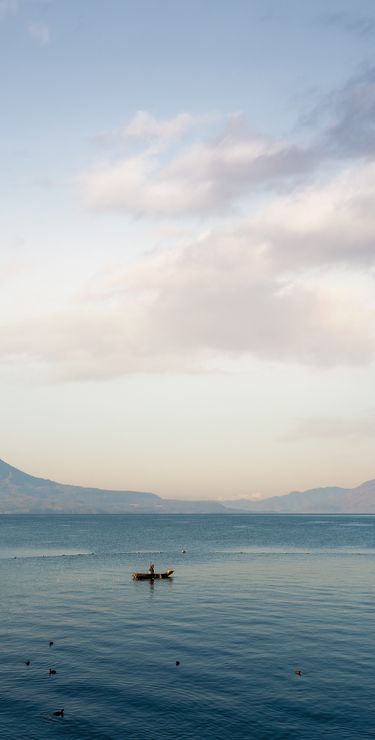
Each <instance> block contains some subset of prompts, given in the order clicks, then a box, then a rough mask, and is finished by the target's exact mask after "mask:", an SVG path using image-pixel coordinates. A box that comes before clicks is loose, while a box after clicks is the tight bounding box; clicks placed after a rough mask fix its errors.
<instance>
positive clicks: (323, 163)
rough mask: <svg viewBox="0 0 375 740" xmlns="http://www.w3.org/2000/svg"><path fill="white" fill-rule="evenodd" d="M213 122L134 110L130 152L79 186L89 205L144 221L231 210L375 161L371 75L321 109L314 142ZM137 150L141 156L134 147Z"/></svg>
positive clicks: (238, 120) (238, 121)
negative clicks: (332, 171)
mask: <svg viewBox="0 0 375 740" xmlns="http://www.w3.org/2000/svg"><path fill="white" fill-rule="evenodd" d="M213 121H215V123H216V127H217V124H218V123H219V117H218V116H216V117H215V116H212V115H202V116H195V117H193V116H191V115H189V114H187V113H181V114H180V115H177V116H175V117H173V118H171V119H169V120H160V121H158V120H157V119H155V118H154V117H153V116H151V114H149V113H148V112H146V111H139V112H138V113H137V114H136V116H135V117H134V118H133V119H132V120H131V121H129V123H128V124H127V125H126V126H125V127H124V128H123V130H122V131H121V138H122V141H123V142H126V143H127V145H132V144H133V145H137V149H136V151H131V152H130V153H127V154H126V155H124V152H121V153H120V152H117V153H116V156H115V158H114V159H112V160H108V161H106V162H101V163H100V164H97V163H95V164H94V165H93V167H92V168H91V169H90V170H89V171H86V172H84V173H83V174H82V175H81V176H80V177H79V178H78V182H79V185H80V188H81V193H82V197H83V199H84V202H85V203H86V205H87V206H89V207H91V208H95V209H116V210H122V211H124V212H128V213H134V214H137V215H139V214H142V215H143V216H148V217H155V216H159V217H171V216H172V217H173V216H174V217H177V216H180V215H182V214H199V215H207V214H209V213H211V214H222V213H226V212H228V211H231V209H233V208H234V207H235V206H236V205H237V204H238V203H240V202H242V201H243V199H245V198H248V197H249V196H250V195H251V194H254V193H255V192H257V191H259V190H260V191H264V190H276V191H279V190H280V189H281V188H283V189H284V190H285V189H286V188H288V189H290V188H291V187H293V188H297V189H298V187H300V185H301V183H304V184H307V183H309V182H310V183H313V182H314V181H315V179H316V178H317V177H320V178H322V177H323V175H324V176H327V169H328V168H331V169H332V168H336V169H337V168H338V167H339V166H340V164H341V165H342V164H343V163H346V164H348V162H353V161H356V160H361V161H363V159H364V158H367V159H369V160H372V159H373V158H374V156H375V123H374V121H375V69H368V70H367V71H366V72H365V73H362V74H361V75H359V76H358V77H356V78H354V79H352V80H350V82H348V83H347V84H346V85H344V86H343V88H342V89H341V90H339V91H336V92H335V93H332V95H331V96H329V98H328V99H326V100H324V101H323V102H321V104H320V105H319V106H318V107H317V108H316V110H315V113H314V124H315V129H316V131H317V133H315V137H313V139H312V141H311V140H310V141H308V143H303V142H302V143H301V135H302V131H300V133H299V137H296V136H293V137H290V138H289V139H285V140H278V139H272V138H271V137H266V136H261V135H259V134H258V133H256V132H254V131H253V130H252V129H251V128H250V127H249V125H248V124H247V123H246V121H245V119H244V118H243V116H241V115H240V114H236V115H232V116H228V117H227V119H226V121H225V122H224V126H223V125H222V126H221V131H220V132H218V131H217V130H216V131H215V133H213V131H212V123H213ZM140 145H141V147H143V148H141V151H139V146H140Z"/></svg>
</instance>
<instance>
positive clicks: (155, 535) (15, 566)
mask: <svg viewBox="0 0 375 740" xmlns="http://www.w3.org/2000/svg"><path fill="white" fill-rule="evenodd" d="M183 548H184V549H186V551H187V552H186V554H183V553H182V552H181V550H182V549H183ZM151 560H152V561H153V562H155V563H156V567H157V569H159V570H164V569H165V568H168V567H171V568H174V569H175V577H174V578H173V581H159V582H155V583H154V584H153V585H152V584H150V583H149V582H134V581H132V580H131V573H132V571H134V570H144V569H146V567H148V564H149V562H150V561H151ZM374 564H375V517H372V516H312V515H311V516H285V515H284V516H278V515H264V516H262V515H251V514H249V515H228V516H227V515H194V516H193V515H191V516H188V515H185V516H178V515H176V516H163V515H159V516H153V515H130V516H125V515H124V516H122V515H117V516H74V517H73V516H61V515H59V516H53V517H51V516H3V517H0V583H1V601H0V640H1V661H0V738H2V740H19V739H23V738H25V739H26V738H30V739H31V740H44V739H45V738H49V739H53V740H55V739H56V740H59V738H66V739H68V738H71V739H72V740H73V739H74V740H83V739H84V738H90V739H91V740H119V739H122V738H129V739H130V740H132V739H134V740H146V739H147V740H148V739H150V740H166V739H167V738H168V740H169V739H171V740H172V739H173V738H176V739H177V738H178V740H193V739H194V740H195V739H198V738H199V739H200V738H208V740H210V739H212V740H214V739H215V740H223V739H224V738H233V740H245V739H247V738H249V740H250V739H251V738H254V739H256V740H258V739H259V740H262V739H263V738H264V739H266V738H272V739H275V740H278V739H279V738H280V739H281V738H285V739H287V738H292V737H293V736H294V735H296V734H297V735H298V738H299V739H300V740H317V739H319V740H320V739H323V740H324V739H325V738H330V739H332V738H335V739H336V740H337V739H340V738H347V739H349V738H350V740H356V739H357V738H370V737H371V738H374V737H375V710H374V689H375V669H374V643H375V640H374V626H375V624H374V623H375V620H374V595H375V568H374ZM50 640H52V641H53V642H54V644H53V646H51V647H50V646H49V641H50ZM27 660H30V665H29V666H26V665H25V662H26V661H27ZM177 660H178V661H180V665H179V666H176V661H177ZM50 668H53V669H55V670H56V671H57V673H56V675H52V676H49V669H50ZM295 670H301V671H302V677H298V676H297V675H296V674H295V673H294V671H295ZM62 707H64V709H65V716H64V717H63V718H60V717H54V716H53V714H52V713H53V711H55V710H57V709H61V708H62Z"/></svg>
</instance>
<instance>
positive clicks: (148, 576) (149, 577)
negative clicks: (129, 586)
mask: <svg viewBox="0 0 375 740" xmlns="http://www.w3.org/2000/svg"><path fill="white" fill-rule="evenodd" d="M173 572H174V571H173V570H171V569H170V568H169V569H168V570H166V571H165V573H132V579H133V581H154V580H156V579H157V578H170V577H171V575H172V573H173Z"/></svg>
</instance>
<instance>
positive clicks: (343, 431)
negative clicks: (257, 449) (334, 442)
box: [286, 413, 375, 441]
mask: <svg viewBox="0 0 375 740" xmlns="http://www.w3.org/2000/svg"><path fill="white" fill-rule="evenodd" d="M372 437H375V414H374V413H369V414H366V415H364V416H359V417H352V418H348V417H343V416H342V417H341V416H313V417H310V418H306V419H298V420H296V422H295V425H294V428H293V429H292V430H291V432H290V433H289V434H288V435H287V437H286V439H288V440H291V441H294V440H304V439H340V438H349V439H352V440H355V439H358V440H360V439H364V438H372Z"/></svg>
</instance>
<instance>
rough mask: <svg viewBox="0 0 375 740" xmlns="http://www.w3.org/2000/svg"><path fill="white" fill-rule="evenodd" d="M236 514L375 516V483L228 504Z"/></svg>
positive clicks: (241, 500)
mask: <svg viewBox="0 0 375 740" xmlns="http://www.w3.org/2000/svg"><path fill="white" fill-rule="evenodd" d="M222 503H224V504H225V505H230V506H231V508H232V510H233V509H234V510H236V511H242V512H245V511H248V512H252V511H253V512H256V511H257V512H275V513H277V512H278V513H284V514H375V480H369V481H367V482H366V483H362V484H361V485H360V486H357V488H338V487H328V488H311V489H310V490H308V491H292V493H288V494H286V495H285V496H273V497H272V498H266V499H263V500H261V501H249V500H248V499H236V500H234V501H224V502H222Z"/></svg>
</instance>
